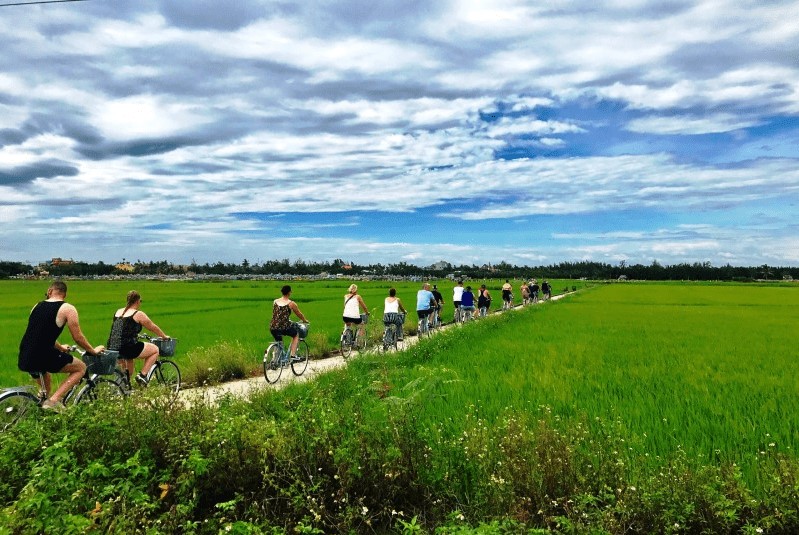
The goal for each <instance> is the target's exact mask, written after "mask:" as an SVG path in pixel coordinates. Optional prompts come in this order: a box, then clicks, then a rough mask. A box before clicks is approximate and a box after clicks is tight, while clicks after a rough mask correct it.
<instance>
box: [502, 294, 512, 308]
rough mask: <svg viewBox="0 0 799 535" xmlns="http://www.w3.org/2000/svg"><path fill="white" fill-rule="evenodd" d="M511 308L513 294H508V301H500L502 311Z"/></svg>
mask: <svg viewBox="0 0 799 535" xmlns="http://www.w3.org/2000/svg"><path fill="white" fill-rule="evenodd" d="M511 308H513V294H510V299H507V300H506V299H503V300H502V310H510V309H511Z"/></svg>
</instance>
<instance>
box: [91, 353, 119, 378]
mask: <svg viewBox="0 0 799 535" xmlns="http://www.w3.org/2000/svg"><path fill="white" fill-rule="evenodd" d="M118 358H119V351H112V350H110V349H106V350H105V351H103V352H102V353H100V354H99V355H89V354H84V355H83V362H85V363H86V371H87V372H89V373H96V374H97V375H114V369H115V368H116V367H117V359H118Z"/></svg>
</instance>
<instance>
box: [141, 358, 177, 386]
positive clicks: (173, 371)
mask: <svg viewBox="0 0 799 535" xmlns="http://www.w3.org/2000/svg"><path fill="white" fill-rule="evenodd" d="M153 381H155V385H156V386H159V387H161V388H165V389H167V390H168V391H170V392H171V393H173V394H177V393H178V390H180V368H178V365H177V364H175V363H174V362H172V361H171V360H169V359H158V360H157V361H156V362H155V365H154V366H153V367H152V368H151V369H150V372H149V373H148V374H147V384H148V385H151V386H152V385H153Z"/></svg>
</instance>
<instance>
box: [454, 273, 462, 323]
mask: <svg viewBox="0 0 799 535" xmlns="http://www.w3.org/2000/svg"><path fill="white" fill-rule="evenodd" d="M461 296H463V281H462V280H459V281H458V284H457V286H455V288H453V289H452V306H453V307H455V312H454V313H453V314H454V320H455V321H458V317H459V315H460V310H461Z"/></svg>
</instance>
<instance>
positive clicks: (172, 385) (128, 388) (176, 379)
mask: <svg viewBox="0 0 799 535" xmlns="http://www.w3.org/2000/svg"><path fill="white" fill-rule="evenodd" d="M139 339H140V340H145V341H147V342H150V343H153V344H155V345H156V346H157V347H158V360H156V361H155V364H153V366H152V367H151V368H150V371H148V372H147V375H146V377H145V379H146V380H147V386H150V385H152V384H155V385H158V386H159V387H161V388H164V389H165V390H167V392H170V393H171V394H177V393H178V391H179V390H180V368H179V367H178V365H177V364H175V362H174V361H172V360H171V359H168V358H162V357H171V356H173V355H174V354H175V345H176V344H177V343H178V339H177V338H160V337H157V336H149V335H147V334H144V333H141V334H139ZM116 375H117V384H119V386H120V387H122V389H123V390H124V391H125V393H126V394H129V393H131V392H133V386H132V384H131V382H130V379H131V377H130V374H129V373H128V370H127V369H125V371H124V372H123V371H121V370H119V369H117V372H116Z"/></svg>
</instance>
